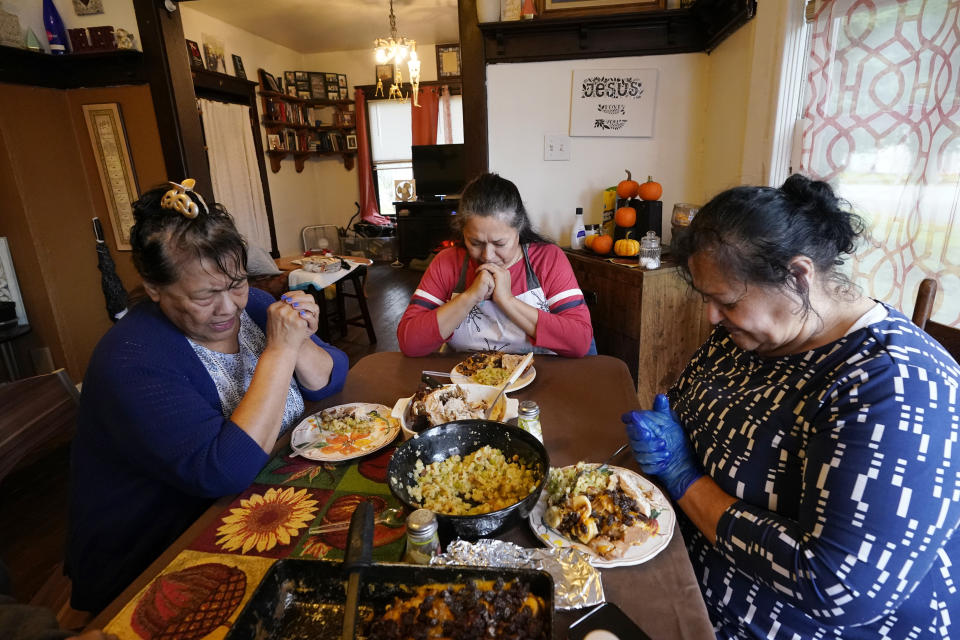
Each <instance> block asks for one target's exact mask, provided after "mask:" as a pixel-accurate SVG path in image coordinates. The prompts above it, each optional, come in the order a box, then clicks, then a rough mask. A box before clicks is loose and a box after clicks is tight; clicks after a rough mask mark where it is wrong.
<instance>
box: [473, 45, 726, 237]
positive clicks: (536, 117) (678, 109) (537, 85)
mask: <svg viewBox="0 0 960 640" xmlns="http://www.w3.org/2000/svg"><path fill="white" fill-rule="evenodd" d="M708 66H709V65H708V60H707V56H706V55H705V54H700V53H696V54H678V55H669V56H644V57H626V58H605V59H593V60H567V61H559V62H534V63H523V64H498V65H491V66H488V67H487V113H488V127H489V129H488V131H489V141H490V142H489V144H490V155H489V166H490V170H491V171H496V172H498V173H500V174H501V175H503V176H504V177H505V178H509V179H510V180H513V181H514V182H515V183H516V184H517V186H518V188H519V189H520V193H521V194H522V195H523V198H524V203H525V204H526V206H527V210H528V211H529V213H530V217H531V220H532V222H533V224H534V225H535V226H536V227H537V228H538V229H539V230H540V231H541V232H542V233H544V235H546V236H548V237H550V238H552V239H554V240H556V241H557V242H558V243H559V244H561V245H568V244H569V230H570V227H571V225H572V224H573V218H574V211H575V209H576V208H577V207H583V211H584V222H585V223H598V222H600V219H601V213H602V192H603V190H604V189H606V188H607V187H610V186H613V185H616V184H617V182H619V181H620V180H624V179H626V174H625V173H624V169H630V171H632V172H633V177H634V178H635V179H637V180H638V181H640V182H643V181H644V180H646V177H647V176H648V175H652V176H653V178H654V180H656V181H657V182H659V183H660V184H662V185H663V211H664V219H665V224H664V225H663V226H664V233H665V235H666V236H668V237H669V227H670V225H669V216H670V213H671V211H672V209H673V203H674V202H699V201H701V200H702V199H703V196H704V189H703V183H702V181H701V180H700V178H699V165H700V158H701V156H702V147H703V140H704V136H705V132H704V130H703V121H704V117H703V113H704V111H705V109H706V107H705V106H704V104H703V100H704V93H705V92H704V87H705V85H706V83H707V70H708ZM603 68H609V69H618V68H619V69H657V70H658V72H659V76H658V87H657V103H656V112H655V116H654V135H653V137H651V138H587V137H572V138H570V160H569V161H545V160H544V159H543V138H544V135H546V134H556V133H561V134H566V133H568V132H569V121H570V96H571V85H572V72H573V70H574V69H603Z"/></svg>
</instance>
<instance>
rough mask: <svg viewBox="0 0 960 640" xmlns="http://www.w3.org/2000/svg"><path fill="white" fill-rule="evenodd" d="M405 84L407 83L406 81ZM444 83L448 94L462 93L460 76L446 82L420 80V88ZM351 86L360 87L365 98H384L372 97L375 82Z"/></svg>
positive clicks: (456, 94) (374, 91)
mask: <svg viewBox="0 0 960 640" xmlns="http://www.w3.org/2000/svg"><path fill="white" fill-rule="evenodd" d="M407 85H409V83H407ZM444 85H446V86H447V87H449V88H450V95H452V96H458V95H461V94H462V93H463V86H462V85H461V84H460V78H457V79H456V80H450V81H448V82H444V81H442V80H436V81H434V80H431V81H429V82H421V83H420V88H421V89H426V88H428V87H442V86H444ZM353 88H354V89H360V90H361V91H363V97H364V98H366V99H367V100H384V99H385V98H383V97H381V96H376V97H374V94H375V93H376V92H377V85H375V84H358V85H354V87H353Z"/></svg>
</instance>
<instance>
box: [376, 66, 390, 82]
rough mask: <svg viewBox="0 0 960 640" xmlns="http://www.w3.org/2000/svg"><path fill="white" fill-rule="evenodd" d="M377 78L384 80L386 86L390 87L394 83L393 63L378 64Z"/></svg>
mask: <svg viewBox="0 0 960 640" xmlns="http://www.w3.org/2000/svg"><path fill="white" fill-rule="evenodd" d="M376 74H377V77H376V80H377V82H382V83H383V85H384V86H385V87H389V86H390V85H392V84H393V65H392V64H378V65H377V70H376Z"/></svg>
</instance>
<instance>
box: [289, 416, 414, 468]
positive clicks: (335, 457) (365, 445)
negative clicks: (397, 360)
mask: <svg viewBox="0 0 960 640" xmlns="http://www.w3.org/2000/svg"><path fill="white" fill-rule="evenodd" d="M390 411H391V409H390V407H386V406H384V405H382V404H373V403H370V402H351V403H349V404H341V405H337V406H335V407H329V408H327V409H324V410H322V411H318V412H317V413H315V414H313V415H312V416H309V417H307V418H305V419H304V420H303V421H302V422H301V423H300V424H298V425H297V426H296V427H294V429H293V433H292V434H291V436H290V446H291V447H292V448H293V453H294V454H295V455H300V456H303V457H304V458H308V459H310V460H316V461H318V462H339V461H341V460H351V459H353V458H359V457H360V456H365V455H367V454H368V453H373V452H374V451H377V450H379V449H382V448H383V447H385V446H387V445H388V444H390V443H391V442H393V439H394V438H396V437H397V433H398V432H399V431H400V422H399V421H398V420H397V419H396V418H393V417H392V416H391V415H390ZM344 416H352V417H354V418H355V419H356V418H358V417H359V418H360V419H361V422H360V426H359V427H357V428H355V429H353V430H350V431H346V432H345V431H344V430H343V429H342V428H341V429H334V428H333V420H334V419H335V418H336V417H344Z"/></svg>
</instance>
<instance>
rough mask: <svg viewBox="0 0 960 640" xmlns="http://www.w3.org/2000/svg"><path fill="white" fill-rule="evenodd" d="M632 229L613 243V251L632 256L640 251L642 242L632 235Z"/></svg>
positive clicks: (620, 254)
mask: <svg viewBox="0 0 960 640" xmlns="http://www.w3.org/2000/svg"><path fill="white" fill-rule="evenodd" d="M631 233H633V232H632V231H627V235H626V236H625V237H623V238H621V239H620V240H617V242H616V243H615V244H614V245H613V252H614V253H615V254H617V255H618V256H624V257H630V256H635V255H637V254H638V253H640V243H639V242H637V241H636V240H634V239H633V238H631V237H630V234H631Z"/></svg>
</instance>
